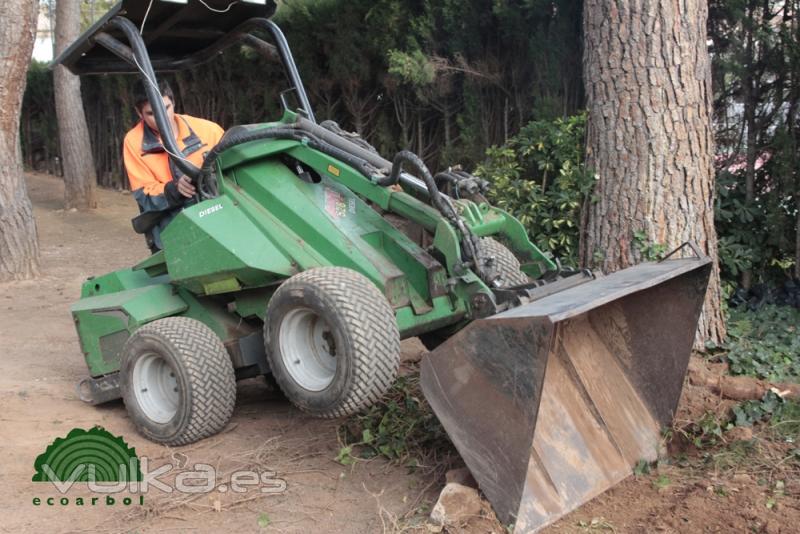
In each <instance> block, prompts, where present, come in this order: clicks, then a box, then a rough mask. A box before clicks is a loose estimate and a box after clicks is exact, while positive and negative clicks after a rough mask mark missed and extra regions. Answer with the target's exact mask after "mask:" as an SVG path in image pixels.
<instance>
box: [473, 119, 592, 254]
mask: <svg viewBox="0 0 800 534" xmlns="http://www.w3.org/2000/svg"><path fill="white" fill-rule="evenodd" d="M585 132H586V115H585V114H581V115H576V116H573V117H568V118H566V119H556V120H554V121H534V122H531V123H529V124H527V125H526V126H525V127H524V128H522V130H521V131H520V133H519V134H518V135H516V136H515V137H513V138H511V139H510V140H509V141H508V143H506V144H505V145H503V146H502V147H492V148H490V149H489V150H487V151H486V155H487V159H486V161H484V162H483V163H482V164H481V165H479V166H478V168H477V170H476V171H475V174H477V175H478V176H482V177H484V178H486V179H487V180H489V181H490V182H491V184H492V187H491V189H490V191H489V194H488V197H489V200H490V201H491V202H492V203H493V204H494V205H496V206H498V207H500V208H502V209H505V210H507V211H509V212H510V213H512V214H513V215H514V216H515V217H517V218H518V219H519V220H520V221H521V222H522V224H523V225H525V227H526V228H527V230H528V233H529V234H530V236H531V238H532V239H533V240H534V242H535V243H536V244H537V245H538V246H539V247H541V248H543V249H544V250H548V251H550V252H552V253H553V254H554V255H555V256H557V257H560V258H562V259H563V260H564V261H565V262H566V263H571V264H576V263H577V259H578V245H579V238H580V233H579V232H580V221H581V211H582V209H583V208H584V207H585V206H586V204H587V203H588V202H589V201H590V200H591V199H590V195H591V191H592V188H593V186H594V177H593V176H592V174H591V172H589V170H588V169H586V166H585V165H584V157H583V154H584V137H585Z"/></svg>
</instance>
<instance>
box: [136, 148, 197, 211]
mask: <svg viewBox="0 0 800 534" xmlns="http://www.w3.org/2000/svg"><path fill="white" fill-rule="evenodd" d="M122 158H123V161H124V163H125V171H126V172H127V174H128V180H129V181H130V184H131V191H132V192H133V197H134V198H135V199H136V201H137V202H138V203H139V206H140V207H141V208H142V211H162V210H165V209H169V208H173V207H175V206H179V205H180V204H182V203H183V199H184V195H183V194H182V191H180V190H179V188H178V184H177V183H176V181H175V180H170V181H168V182H166V183H163V182H160V181H158V180H157V179H156V177H155V175H154V174H153V172H152V171H151V170H150V168H149V167H148V166H147V165H145V163H144V161H142V156H141V154H140V153H139V151H138V150H136V149H135V148H134V147H133V146H131V143H130V142H129V141H128V139H127V138H126V139H125V142H124V143H123V150H122ZM183 178H184V179H185V177H183ZM190 185H191V184H190ZM189 196H191V195H189Z"/></svg>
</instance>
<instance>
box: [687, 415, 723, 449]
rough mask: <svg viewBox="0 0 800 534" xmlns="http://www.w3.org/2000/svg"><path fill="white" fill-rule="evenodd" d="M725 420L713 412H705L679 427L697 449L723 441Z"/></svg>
mask: <svg viewBox="0 0 800 534" xmlns="http://www.w3.org/2000/svg"><path fill="white" fill-rule="evenodd" d="M726 424H727V421H724V420H722V419H720V417H719V416H717V414H715V413H714V412H706V413H705V414H703V416H702V417H701V418H700V419H699V420H697V421H693V422H692V423H690V424H689V425H688V426H687V427H685V428H683V429H681V433H682V434H683V435H684V437H686V438H687V439H689V440H690V441H691V442H692V444H693V445H694V446H695V447H697V448H698V449H704V448H708V447H714V446H716V445H718V444H719V443H721V442H722V441H723V439H722V431H723V429H724V427H725V426H726Z"/></svg>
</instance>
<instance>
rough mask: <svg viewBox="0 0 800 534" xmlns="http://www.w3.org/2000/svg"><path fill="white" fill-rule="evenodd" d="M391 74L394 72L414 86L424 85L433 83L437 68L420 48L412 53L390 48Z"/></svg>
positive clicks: (388, 56)
mask: <svg viewBox="0 0 800 534" xmlns="http://www.w3.org/2000/svg"><path fill="white" fill-rule="evenodd" d="M387 58H388V61H389V74H393V75H395V76H397V77H398V78H400V80H402V81H403V82H405V83H409V84H411V85H413V86H415V87H416V86H424V85H428V84H430V83H433V81H434V79H435V78H436V69H435V68H434V66H433V64H432V63H431V62H430V60H429V59H428V57H427V56H425V54H423V53H422V51H420V50H414V51H413V52H411V53H410V54H408V53H405V52H401V51H400V50H389V52H388V55H387Z"/></svg>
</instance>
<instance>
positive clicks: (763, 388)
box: [689, 359, 800, 401]
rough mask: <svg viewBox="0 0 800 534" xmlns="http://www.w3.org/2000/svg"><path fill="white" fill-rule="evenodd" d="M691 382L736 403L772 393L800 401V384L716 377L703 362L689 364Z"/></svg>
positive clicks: (752, 378) (736, 377)
mask: <svg viewBox="0 0 800 534" xmlns="http://www.w3.org/2000/svg"><path fill="white" fill-rule="evenodd" d="M689 382H690V383H691V384H692V385H694V386H701V387H707V388H708V389H710V390H711V391H712V392H713V393H714V394H716V395H719V396H720V397H723V398H725V399H731V400H736V401H747V400H759V399H761V398H763V397H764V395H766V394H767V392H768V391H772V392H774V393H775V394H777V395H778V396H780V397H782V398H784V399H800V384H793V383H789V382H786V383H773V382H768V381H766V380H759V379H758V378H754V377H752V376H729V375H715V374H713V373H711V372H710V371H709V370H708V369H707V368H706V367H705V366H704V365H703V363H702V362H701V361H698V360H696V359H692V360H691V361H690V362H689Z"/></svg>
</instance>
